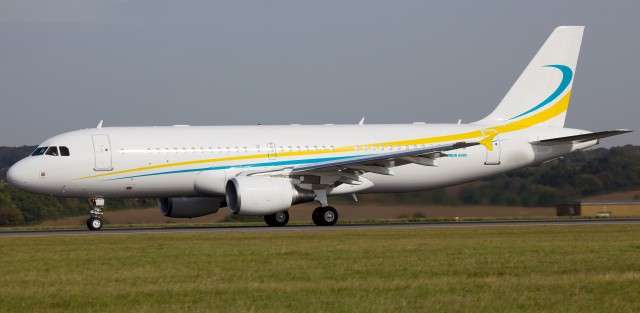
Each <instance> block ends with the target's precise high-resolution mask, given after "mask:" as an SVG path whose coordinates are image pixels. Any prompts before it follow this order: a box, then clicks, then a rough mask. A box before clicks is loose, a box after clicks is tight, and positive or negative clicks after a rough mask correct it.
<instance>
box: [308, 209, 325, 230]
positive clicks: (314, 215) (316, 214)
mask: <svg viewBox="0 0 640 313" xmlns="http://www.w3.org/2000/svg"><path fill="white" fill-rule="evenodd" d="M323 213H324V208H323V207H317V208H316V209H315V210H313V213H311V220H313V223H314V224H316V225H317V226H324V224H323V223H322V218H320V217H321V216H322V214H323Z"/></svg>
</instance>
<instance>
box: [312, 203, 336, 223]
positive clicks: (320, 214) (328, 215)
mask: <svg viewBox="0 0 640 313" xmlns="http://www.w3.org/2000/svg"><path fill="white" fill-rule="evenodd" d="M311 219H312V220H313V223H314V224H316V225H318V226H332V225H335V224H336V223H337V222H338V211H337V210H336V209H335V208H333V207H330V206H326V207H319V208H316V209H315V210H313V213H312V214H311Z"/></svg>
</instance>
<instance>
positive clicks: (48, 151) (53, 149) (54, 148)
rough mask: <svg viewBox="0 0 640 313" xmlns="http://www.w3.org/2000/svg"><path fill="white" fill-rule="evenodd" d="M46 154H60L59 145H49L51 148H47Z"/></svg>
mask: <svg viewBox="0 0 640 313" xmlns="http://www.w3.org/2000/svg"><path fill="white" fill-rule="evenodd" d="M45 154H46V155H51V156H58V147H49V149H47V152H46V153H45Z"/></svg>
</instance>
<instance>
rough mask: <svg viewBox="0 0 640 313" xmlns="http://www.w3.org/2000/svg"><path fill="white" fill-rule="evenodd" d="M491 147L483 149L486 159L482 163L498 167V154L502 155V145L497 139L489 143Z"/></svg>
mask: <svg viewBox="0 0 640 313" xmlns="http://www.w3.org/2000/svg"><path fill="white" fill-rule="evenodd" d="M491 145H492V149H491V150H489V149H485V150H486V153H487V155H486V158H485V161H484V164H485V165H499V164H500V154H502V143H501V140H499V139H497V138H496V139H494V140H493V141H492V142H491Z"/></svg>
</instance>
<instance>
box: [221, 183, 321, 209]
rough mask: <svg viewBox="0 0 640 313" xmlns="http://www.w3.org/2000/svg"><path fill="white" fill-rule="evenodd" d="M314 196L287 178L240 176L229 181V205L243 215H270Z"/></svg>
mask: <svg viewBox="0 0 640 313" xmlns="http://www.w3.org/2000/svg"><path fill="white" fill-rule="evenodd" d="M314 198H315V195H314V193H313V192H311V191H303V190H299V189H297V188H296V187H295V186H294V185H293V184H292V183H291V180H290V179H288V178H280V177H266V176H239V177H234V178H231V179H229V180H228V181H227V185H226V199H227V205H228V206H229V209H230V210H231V211H232V212H233V213H235V214H240V215H269V214H273V213H276V212H280V211H284V210H287V209H289V208H290V207H291V205H292V204H296V203H301V202H309V201H313V199H314Z"/></svg>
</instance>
